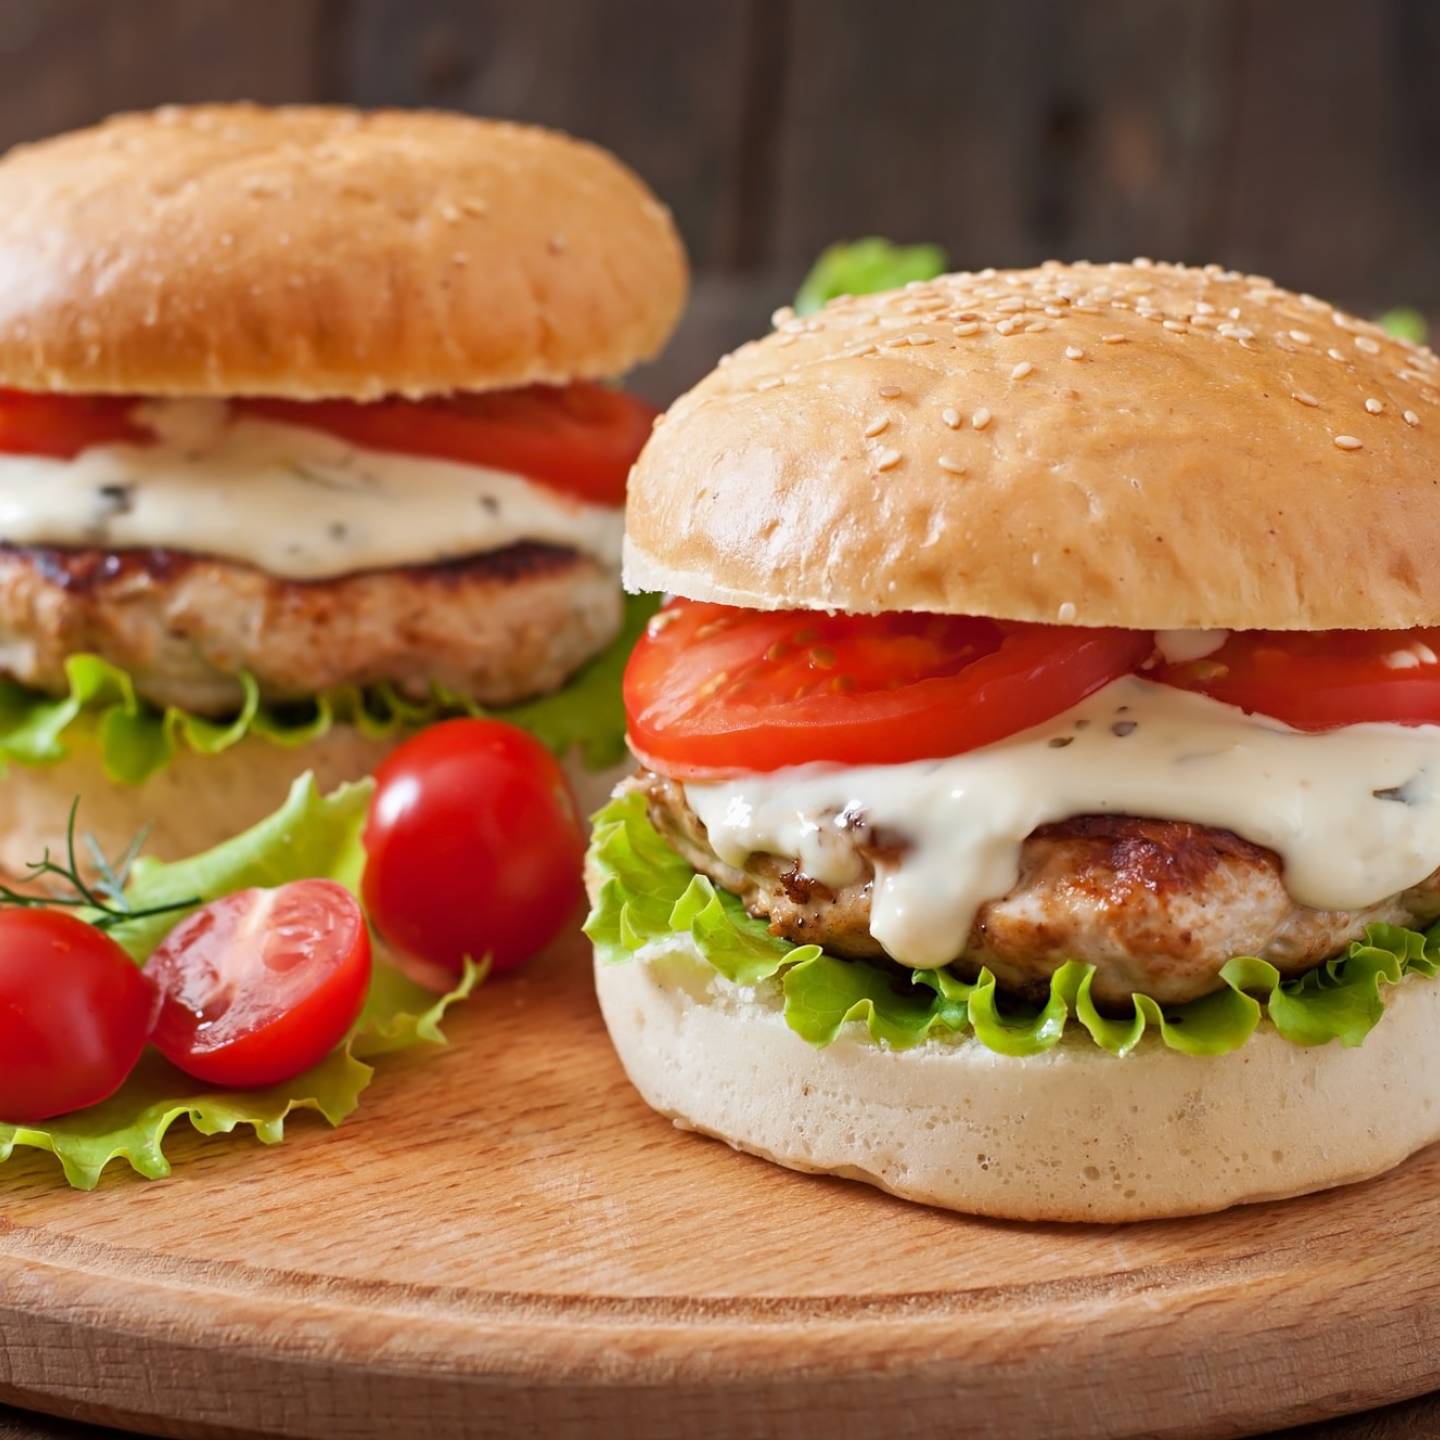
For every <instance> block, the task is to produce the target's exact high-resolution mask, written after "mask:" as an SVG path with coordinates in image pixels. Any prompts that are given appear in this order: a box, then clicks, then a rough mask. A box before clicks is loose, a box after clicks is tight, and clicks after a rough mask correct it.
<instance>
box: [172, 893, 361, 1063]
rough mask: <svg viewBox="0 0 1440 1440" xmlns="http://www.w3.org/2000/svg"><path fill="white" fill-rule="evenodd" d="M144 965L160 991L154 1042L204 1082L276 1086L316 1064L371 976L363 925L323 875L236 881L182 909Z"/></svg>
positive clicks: (351, 1016) (349, 1018)
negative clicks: (234, 887) (228, 889)
mask: <svg viewBox="0 0 1440 1440" xmlns="http://www.w3.org/2000/svg"><path fill="white" fill-rule="evenodd" d="M145 973H146V974H147V975H148V976H150V978H151V979H152V980H154V982H155V983H156V984H157V985H158V986H159V987H160V989H161V991H162V992H163V993H164V1003H163V1005H162V1006H161V1010H160V1019H159V1021H158V1023H157V1024H156V1026H155V1034H154V1037H153V1038H154V1041H155V1046H156V1048H157V1049H158V1050H159V1051H160V1052H161V1054H163V1055H164V1056H165V1058H166V1059H167V1060H169V1061H170V1063H171V1064H172V1065H176V1066H178V1067H179V1068H180V1069H181V1070H183V1071H185V1073H186V1074H187V1075H193V1076H194V1077H195V1078H196V1079H197V1080H204V1081H207V1082H208V1083H210V1084H212V1085H234V1086H243V1087H247V1088H249V1087H252V1086H258V1085H278V1084H279V1083H280V1082H282V1081H284V1080H289V1079H292V1078H293V1077H294V1076H296V1075H298V1074H300V1073H301V1071H303V1070H308V1069H309V1068H310V1067H311V1066H312V1065H317V1064H319V1062H320V1061H321V1060H323V1059H324V1058H325V1057H326V1056H327V1055H328V1054H329V1053H330V1052H331V1051H332V1050H333V1049H334V1048H335V1047H336V1046H337V1045H338V1044H339V1043H340V1041H341V1040H342V1039H344V1037H345V1034H346V1032H347V1031H348V1030H349V1029H350V1027H351V1026H352V1025H353V1024H354V1023H355V1018H356V1016H358V1015H359V1013H360V1007H361V1006H362V1005H363V1004H364V1003H365V994H366V991H367V990H368V989H369V986H370V934H369V931H368V930H366V928H365V917H364V916H363V915H362V914H361V913H360V906H359V905H358V904H357V903H356V901H355V897H354V896H353V895H351V894H350V892H349V891H348V890H346V889H345V887H344V886H343V885H337V884H336V883H335V882H334V881H333V880H295V881H292V882H291V883H290V884H288V885H282V886H280V887H279V888H278V889H275V890H241V891H238V892H236V893H235V894H234V895H227V896H225V897H224V898H223V899H221V900H215V901H212V902H211V903H210V904H209V905H205V906H203V907H202V908H201V909H199V910H196V911H195V912H194V913H193V914H191V915H188V916H186V918H185V919H184V920H182V921H181V922H180V923H179V924H178V925H177V926H176V927H175V928H174V929H173V930H172V931H171V932H170V933H169V935H167V936H166V937H165V939H164V941H163V942H162V943H161V945H160V947H159V949H157V950H156V951H155V953H154V954H153V955H152V956H151V957H150V959H149V961H148V963H147V964H146V966H145Z"/></svg>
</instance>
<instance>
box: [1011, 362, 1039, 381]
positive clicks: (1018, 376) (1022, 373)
mask: <svg viewBox="0 0 1440 1440" xmlns="http://www.w3.org/2000/svg"><path fill="white" fill-rule="evenodd" d="M1034 373H1035V367H1034V366H1033V365H1032V364H1031V363H1030V362H1029V361H1028V360H1022V361H1021V362H1020V363H1019V364H1018V365H1017V366H1016V367H1015V368H1014V369H1013V370H1012V371H1011V372H1010V378H1011V379H1012V380H1023V379H1024V378H1025V377H1026V376H1027V375H1033V374H1034Z"/></svg>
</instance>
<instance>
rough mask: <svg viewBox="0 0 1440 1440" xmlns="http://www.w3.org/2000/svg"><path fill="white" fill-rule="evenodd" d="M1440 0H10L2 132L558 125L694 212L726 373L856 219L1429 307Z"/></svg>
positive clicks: (964, 245) (695, 241)
mask: <svg viewBox="0 0 1440 1440" xmlns="http://www.w3.org/2000/svg"><path fill="white" fill-rule="evenodd" d="M1437 82H1440V0H0V144H9V143H11V142H13V141H16V140H22V139H27V138H31V137H34V136H39V135H43V134H47V133H49V132H52V131H55V130H60V129H64V128H67V127H70V126H74V125H77V124H81V123H84V122H87V121H90V120H94V119H96V118H98V117H100V116H101V115H103V114H105V113H107V112H109V111H112V110H116V109H122V108H133V107H137V106H148V105H153V104H156V103H159V102H162V101H166V100H205V99H218V98H236V97H248V98H253V99H257V100H267V101H279V100H332V101H337V100H338V101H352V102H355V103H357V104H363V105H441V106H451V107H456V108H460V109H465V110H474V111H478V112H482V113H486V114H493V115H505V116H514V117H518V118H522V119H527V120H537V121H543V122H546V123H549V124H554V125H559V126H561V127H563V128H566V129H570V130H573V131H576V132H578V133H580V134H584V135H587V136H589V137H591V138H593V139H596V140H599V141H601V142H602V143H604V144H606V145H608V146H610V147H612V148H613V149H615V150H616V151H618V152H619V153H620V154H621V155H622V156H624V157H625V158H626V159H627V160H629V161H630V163H631V164H632V165H634V166H635V167H636V168H637V169H638V170H639V171H640V172H641V173H642V174H643V175H644V176H645V177H646V178H647V179H648V180H649V181H650V183H651V184H652V185H654V186H655V188H656V189H657V190H658V191H659V192H660V193H661V194H662V195H664V196H665V197H666V198H667V199H668V200H669V202H670V203H671V205H672V206H673V207H674V208H675V211H676V214H677V216H678V217H679V220H680V224H681V228H682V229H683V231H684V233H685V238H686V241H687V243H688V245H689V247H690V250H691V254H692V255H693V257H694V260H695V264H696V268H697V275H698V280H699V284H698V287H697V297H696V304H695V309H694V313H693V315H692V318H691V321H690V324H689V326H688V327H687V330H686V331H685V332H684V333H683V334H682V337H681V341H680V345H679V349H678V351H677V352H676V353H675V355H674V356H673V357H672V359H671V361H670V363H669V365H668V366H667V368H666V370H665V371H664V372H663V375H662V377H661V378H660V379H658V380H654V381H652V385H658V386H659V387H660V388H669V386H670V384H671V382H672V381H673V382H674V383H680V382H683V381H684V380H687V379H689V378H692V376H693V375H696V374H698V373H700V372H701V371H703V370H704V369H706V368H708V365H709V362H710V360H711V359H713V355H714V351H715V349H716V348H718V347H719V346H720V345H722V344H725V345H728V344H729V343H732V342H733V341H736V340H738V339H740V338H742V337H743V336H744V335H745V334H746V333H748V332H753V331H754V330H755V329H756V328H757V327H758V326H759V325H761V324H762V323H763V320H764V317H765V315H766V314H767V313H768V311H769V309H770V308H771V306H772V305H773V304H774V303H776V302H777V301H778V300H780V299H783V298H786V296H787V294H788V291H789V290H791V289H793V286H794V282H795V279H796V278H797V277H798V275H799V274H800V273H802V272H803V270H804V268H805V266H806V265H807V263H808V262H809V260H810V259H811V257H812V256H813V255H814V253H815V252H816V251H817V250H818V249H819V248H820V247H821V246H822V245H824V244H826V243H827V242H829V241H831V240H834V239H836V238H839V237H842V236H851V235H856V234H865V233H872V232H875V233H882V234H887V235H891V236H894V237H896V238H900V239H911V240H916V239H934V240H939V241H941V242H942V243H944V244H945V246H946V247H947V248H948V250H949V252H950V256H951V260H952V262H953V263H954V264H956V265H957V266H982V265H986V264H1000V265H1004V264H1022V263H1030V262H1034V261H1039V260H1042V259H1044V258H1046V257H1047V256H1050V255H1058V256H1061V257H1065V258H1077V257H1082V256H1089V257H1092V258H1099V259H1112V258H1116V257H1129V256H1131V255H1135V254H1150V255H1154V256H1162V257H1167V258H1177V259H1185V260H1194V261H1205V260H1210V259H1220V260H1223V261H1225V262H1227V263H1229V264H1233V265H1237V266H1242V267H1245V268H1249V269H1255V270H1260V271H1262V272H1265V273H1268V274H1272V275H1274V276H1276V277H1277V278H1278V279H1280V280H1281V281H1282V282H1283V283H1286V284H1289V285H1291V286H1293V287H1295V288H1298V289H1308V290H1313V291H1316V292H1318V293H1320V294H1324V295H1327V296H1331V297H1333V298H1336V299H1340V300H1343V301H1346V302H1347V303H1350V304H1354V305H1356V306H1358V307H1360V308H1375V307H1378V306H1384V305H1388V304H1391V303H1395V302H1399V301H1406V302H1409V303H1413V304H1416V305H1419V306H1420V307H1422V308H1424V309H1427V310H1429V311H1431V312H1435V311H1440V104H1437V100H1436V93H1435V92H1436V89H1437Z"/></svg>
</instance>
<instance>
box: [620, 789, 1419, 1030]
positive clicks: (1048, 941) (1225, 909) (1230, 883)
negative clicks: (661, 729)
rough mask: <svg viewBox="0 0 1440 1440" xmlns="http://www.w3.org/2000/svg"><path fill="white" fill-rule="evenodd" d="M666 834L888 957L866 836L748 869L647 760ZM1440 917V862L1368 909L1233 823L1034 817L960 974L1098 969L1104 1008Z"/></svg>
mask: <svg viewBox="0 0 1440 1440" xmlns="http://www.w3.org/2000/svg"><path fill="white" fill-rule="evenodd" d="M633 783H634V784H635V785H637V786H638V787H639V788H641V789H642V790H643V791H644V793H645V795H646V798H647V801H648V806H649V813H650V817H651V819H652V821H653V823H654V824H655V826H656V827H657V829H659V831H660V832H661V834H662V835H664V836H665V837H666V839H667V840H668V841H669V843H670V844H671V846H672V847H673V848H674V849H675V850H676V851H677V852H678V853H679V854H681V855H682V856H684V858H685V859H686V860H687V861H688V862H689V863H690V864H691V865H693V866H694V867H695V869H696V870H698V871H699V872H700V873H701V874H703V875H708V876H709V877H710V878H711V879H712V880H713V881H714V882H715V883H716V884H717V885H721V886H723V887H724V888H725V889H727V890H729V891H731V892H733V893H734V894H736V895H738V896H740V898H741V899H742V900H743V901H744V903H745V905H746V908H747V909H748V910H749V911H750V913H751V914H752V915H755V916H758V917H759V918H761V919H765V920H768V921H769V924H770V930H771V933H773V934H775V935H779V936H783V937H784V938H785V939H787V940H792V941H794V942H795V943H796V944H816V945H820V946H823V947H824V948H825V949H826V950H829V951H830V952H831V953H833V954H836V955H848V956H854V957H857V958H859V957H881V956H884V954H885V952H884V950H883V949H882V948H881V946H880V945H879V943H878V942H877V941H876V940H875V938H874V937H873V936H872V935H871V934H870V892H871V884H872V881H873V877H874V867H875V863H876V860H877V859H878V858H880V857H879V856H877V854H876V853H875V852H873V851H867V849H866V848H865V847H864V845H863V843H860V842H857V851H858V853H859V856H860V859H861V862H862V864H863V867H864V876H863V878H862V879H860V880H858V881H856V882H855V883H854V884H852V885H847V886H845V887H843V888H841V889H838V890H832V889H830V888H829V887H827V886H825V885H822V884H820V883H819V882H818V881H815V880H812V879H811V878H810V877H808V876H806V875H805V874H803V873H802V872H800V871H799V869H798V868H797V866H796V864H795V862H794V861H793V860H789V859H786V858H784V857H780V856H773V855H752V856H751V857H750V858H749V859H748V861H747V862H746V865H745V868H744V869H743V870H737V869H734V868H732V867H731V866H729V865H726V864H725V863H724V862H723V861H722V860H720V859H719V857H718V856H717V855H716V854H715V852H714V851H713V850H712V849H711V848H710V843H709V840H708V839H707V837H706V834H705V826H704V825H703V823H702V822H701V821H700V819H699V817H698V816H697V815H696V814H695V812H694V811H693V810H691V809H690V807H689V805H688V804H687V803H686V800H685V793H684V789H683V788H682V787H681V786H680V785H679V784H677V783H676V782H675V781H673V780H668V779H666V778H665V777H664V776H660V775H656V774H653V773H651V772H649V771H642V772H641V773H640V775H639V776H638V777H637V779H636V780H635V781H634V782H633ZM1437 917H1440V871H1437V872H1436V874H1434V875H1432V876H1431V877H1430V878H1429V879H1428V880H1426V881H1424V882H1423V883H1422V884H1420V885H1417V886H1416V887H1414V888H1413V889H1411V890H1407V891H1405V892H1404V893H1403V894H1400V895H1393V896H1391V897H1390V898H1389V899H1387V900H1384V901H1381V902H1380V903H1379V904H1378V905H1374V906H1371V907H1370V908H1369V909H1367V910H1311V909H1309V908H1307V907H1306V906H1303V905H1297V904H1296V903H1295V901H1294V900H1292V899H1291V898H1290V895H1289V893H1288V892H1287V891H1286V889H1285V884H1284V878H1283V869H1282V864H1281V861H1280V857H1279V856H1278V855H1276V854H1275V853H1274V852H1273V851H1271V850H1265V849H1262V848H1261V847H1260V846H1258V845H1252V844H1250V843H1249V841H1247V840H1242V839H1241V838H1240V837H1239V836H1238V835H1234V834H1232V833H1231V832H1230V831H1228V830H1216V829H1212V828H1210V827H1208V826H1204V825H1190V824H1186V823H1184V822H1181V821H1176V820H1143V819H1138V818H1134V817H1131V816H1122V815H1103V816H1102V815H1082V816H1078V817H1076V818H1075V819H1071V820H1066V821H1063V822H1061V823H1059V824H1055V825H1045V826H1042V827H1041V828H1040V829H1038V830H1036V831H1034V833H1033V834H1031V835H1030V836H1029V837H1028V838H1027V839H1026V840H1025V842H1024V845H1023V847H1022V849H1021V852H1020V876H1019V879H1018V880H1017V881H1016V882H1015V885H1014V887H1013V888H1012V889H1011V890H1010V892H1009V893H1008V894H1006V895H1002V896H998V897H996V898H995V899H993V900H991V901H989V902H988V903H986V904H985V905H983V906H981V908H980V911H979V913H978V914H977V915H976V917H975V923H974V925H973V927H972V928H971V931H970V935H969V938H968V940H967V941H966V944H965V946H964V948H963V949H962V950H961V951H960V953H959V954H957V955H956V956H955V958H954V961H953V964H954V967H955V969H956V970H957V971H958V972H959V973H961V974H962V975H966V976H973V975H975V974H976V973H977V972H978V971H979V970H980V968H981V966H988V967H989V968H990V970H991V971H992V972H993V973H994V975H995V977H996V979H997V981H998V982H999V983H1000V985H1001V986H1003V987H1004V988H1005V989H1007V990H1010V991H1011V992H1013V993H1018V994H1021V995H1025V996H1027V997H1029V998H1032V999H1041V998H1043V997H1044V995H1045V993H1046V992H1047V990H1048V987H1049V981H1050V976H1051V975H1052V974H1053V973H1054V971H1055V970H1056V969H1058V968H1059V967H1060V966H1061V965H1062V964H1063V963H1064V962H1065V961H1066V960H1080V961H1084V962H1087V963H1089V964H1093V965H1094V966H1095V967H1096V974H1095V979H1094V981H1093V988H1092V992H1091V993H1092V995H1093V996H1094V998H1095V1000H1096V1002H1097V1003H1098V1004H1100V1005H1102V1006H1104V1007H1107V1008H1112V1007H1119V1006H1123V1005H1124V1004H1125V1003H1126V1002H1127V1001H1128V1000H1129V997H1130V996H1131V995H1132V994H1136V993H1140V994H1145V995H1151V996H1153V997H1154V998H1155V999H1156V1000H1158V1001H1160V1002H1161V1003H1162V1004H1182V1003H1184V1002H1185V1001H1187V1000H1195V999H1198V998H1199V997H1200V996H1202V995H1207V994H1209V993H1211V992H1212V991H1214V990H1217V989H1219V988H1220V987H1221V986H1222V985H1223V983H1224V982H1223V981H1221V979H1220V978H1219V972H1220V968H1221V966H1223V965H1224V964H1225V962H1226V961H1227V960H1229V959H1230V958H1231V957H1232V956H1235V955H1258V956H1260V957H1261V958H1262V959H1265V960H1268V961H1270V963H1271V964H1273V965H1275V966H1276V967H1277V968H1278V969H1279V970H1281V971H1282V972H1283V973H1285V974H1286V975H1298V974H1301V973H1303V972H1304V971H1306V970H1310V969H1313V968H1314V967H1315V966H1316V965H1318V964H1320V963H1321V961H1323V960H1326V959H1328V958H1329V957H1331V956H1333V955H1335V954H1336V953H1337V952H1339V951H1341V950H1343V949H1344V947H1345V945H1346V944H1347V943H1348V942H1349V941H1351V940H1356V939H1359V938H1360V936H1361V934H1362V933H1363V931H1364V928H1365V926H1366V925H1368V924H1372V923H1375V922H1387V923H1391V924H1397V925H1420V926H1424V925H1428V924H1430V923H1431V922H1433V921H1434V920H1435V919H1436V918H1437Z"/></svg>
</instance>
